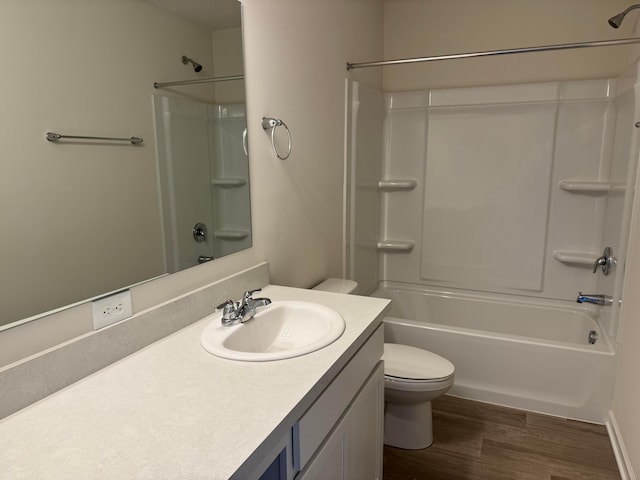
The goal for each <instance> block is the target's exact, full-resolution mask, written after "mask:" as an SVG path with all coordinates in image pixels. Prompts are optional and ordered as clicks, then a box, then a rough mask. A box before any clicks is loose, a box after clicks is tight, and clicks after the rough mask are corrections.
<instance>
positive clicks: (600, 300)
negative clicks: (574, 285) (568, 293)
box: [576, 292, 613, 307]
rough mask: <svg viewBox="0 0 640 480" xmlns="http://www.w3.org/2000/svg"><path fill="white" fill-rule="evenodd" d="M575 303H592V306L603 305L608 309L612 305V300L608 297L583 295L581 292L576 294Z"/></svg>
mask: <svg viewBox="0 0 640 480" xmlns="http://www.w3.org/2000/svg"><path fill="white" fill-rule="evenodd" d="M576 302H578V303H593V304H594V305H603V306H606V307H608V306H610V305H611V304H612V303H613V299H612V298H611V296H610V295H600V294H583V293H582V292H578V299H577V300H576Z"/></svg>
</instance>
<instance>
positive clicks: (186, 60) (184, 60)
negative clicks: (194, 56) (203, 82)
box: [182, 55, 202, 72]
mask: <svg viewBox="0 0 640 480" xmlns="http://www.w3.org/2000/svg"><path fill="white" fill-rule="evenodd" d="M182 63H184V64H185V65H186V64H188V63H191V64H192V65H193V70H194V71H195V72H199V71H201V70H202V65H200V64H199V63H198V62H195V61H193V60H191V59H190V58H189V57H187V56H186V55H183V56H182Z"/></svg>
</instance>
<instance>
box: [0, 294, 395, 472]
mask: <svg viewBox="0 0 640 480" xmlns="http://www.w3.org/2000/svg"><path fill="white" fill-rule="evenodd" d="M262 294H264V296H266V297H269V298H271V299H272V300H274V301H277V300H296V301H311V302H316V303H320V304H323V305H326V306H329V307H331V308H334V309H336V310H337V311H338V312H339V313H340V314H341V315H342V316H343V317H344V319H345V321H346V325H347V327H346V330H345V332H344V334H343V335H342V337H340V338H339V339H338V340H336V341H335V342H334V343H332V344H331V345H329V346H327V347H326V348H324V349H322V350H319V351H317V352H314V353H311V354H308V355H305V356H302V357H297V358H293V359H288V360H282V361H274V362H234V361H229V360H225V359H221V358H217V357H215V356H213V355H210V354H209V353H207V352H205V351H204V349H202V347H201V346H200V335H201V333H202V331H203V329H204V328H205V327H206V326H207V325H208V322H209V321H200V322H197V323H195V324H194V325H191V326H189V327H187V328H184V329H183V330H180V331H179V332H177V333H175V334H174V335H171V336H169V337H167V338H165V339H163V340H161V341H159V342H156V343H154V344H153V345H150V346H149V347H147V348H146V349H144V350H141V351H139V352H137V353H135V354H133V355H131V356H130V357H128V358H126V359H124V360H122V361H120V362H118V363H116V364H114V365H112V366H110V367H108V368H106V369H104V370H102V371H100V372H98V373H96V374H94V375H92V376H90V377H87V378H85V379H84V380H82V381H80V382H78V383H76V384H75V385H72V386H71V387H69V388H67V389H65V390H63V391H60V392H58V393H56V394H54V395H51V396H50V397H48V398H46V399H44V400H42V401H41V402H39V403H36V404H34V405H32V406H30V407H28V408H26V409H24V410H23V411H21V412H18V413H16V414H14V415H12V416H10V417H8V418H6V419H4V420H2V422H0V465H2V476H5V475H6V476H7V478H29V479H45V478H56V479H59V480H63V479H67V478H68V479H77V478H101V479H118V480H120V479H123V478H132V477H135V478H144V479H146V478H149V479H151V478H193V479H205V478H206V479H228V478H238V479H244V478H248V475H249V472H251V471H253V469H254V468H255V467H256V465H260V462H261V461H262V460H264V456H265V455H266V454H267V453H272V452H271V449H272V448H273V445H272V444H273V442H274V441H277V440H280V439H281V438H282V437H284V436H285V434H286V432H287V431H290V429H291V426H292V425H293V423H294V422H295V421H297V420H298V419H299V418H300V417H301V416H302V415H303V414H304V413H305V411H306V410H307V409H308V408H309V407H310V406H311V404H312V402H313V401H314V400H315V398H316V397H318V395H319V394H320V392H322V391H323V390H324V389H325V388H326V387H327V385H329V382H330V381H331V380H332V379H333V378H334V377H335V376H336V375H337V373H338V372H339V371H340V370H341V369H342V367H344V366H345V365H346V364H347V362H348V361H349V359H350V358H351V357H353V356H354V354H355V353H356V351H358V349H359V348H360V347H361V346H362V345H363V344H364V342H365V340H367V338H369V337H370V336H371V335H372V334H373V332H374V331H375V330H376V329H377V327H379V325H380V323H381V321H382V318H383V316H384V315H385V313H386V309H387V305H388V302H387V301H382V300H378V299H372V298H366V297H357V296H347V295H335V294H328V293H325V292H316V291H313V290H300V289H292V288H286V287H277V286H267V287H266V288H264V289H263V292H262ZM381 340H382V338H381V337H380V341H381ZM380 346H381V345H380ZM381 353H382V352H381V351H380V352H379V353H378V359H379V358H380V355H381ZM267 450H268V452H267ZM267 465H268V464H267Z"/></svg>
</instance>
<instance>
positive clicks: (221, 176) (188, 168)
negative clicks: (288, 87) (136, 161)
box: [154, 95, 251, 272]
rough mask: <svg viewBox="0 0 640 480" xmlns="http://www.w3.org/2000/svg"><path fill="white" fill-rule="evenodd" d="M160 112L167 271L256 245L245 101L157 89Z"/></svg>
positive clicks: (157, 121) (156, 104) (158, 133)
mask: <svg viewBox="0 0 640 480" xmlns="http://www.w3.org/2000/svg"><path fill="white" fill-rule="evenodd" d="M154 111H155V125H156V137H157V139H156V141H157V145H158V172H159V183H160V192H161V199H160V202H161V210H162V220H163V231H164V232H163V233H164V252H165V262H166V267H167V271H168V272H175V271H178V270H182V269H184V268H188V267H191V266H194V265H197V264H198V263H202V262H204V261H208V260H212V259H214V258H218V257H221V256H223V255H228V254H230V253H233V252H237V251H239V250H242V249H245V248H248V247H249V246H251V204H250V203H251V200H250V195H249V161H248V157H247V152H246V116H245V107H244V105H243V104H233V105H209V104H205V103H200V102H195V101H188V100H183V99H178V98H172V97H165V96H159V95H158V96H154ZM196 225H198V226H199V227H200V231H201V235H199V236H198V235H195V230H196Z"/></svg>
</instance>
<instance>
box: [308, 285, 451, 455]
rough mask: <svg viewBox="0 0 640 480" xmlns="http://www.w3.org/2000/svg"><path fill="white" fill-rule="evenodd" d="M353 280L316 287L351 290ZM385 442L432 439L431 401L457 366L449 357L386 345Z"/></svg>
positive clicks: (407, 444) (418, 445)
mask: <svg viewBox="0 0 640 480" xmlns="http://www.w3.org/2000/svg"><path fill="white" fill-rule="evenodd" d="M357 286H358V284H357V283H356V282H354V281H353V280H346V279H339V278H329V279H327V280H325V281H324V282H322V283H320V284H318V285H316V286H315V287H313V288H314V289H315V290H323V291H329V292H336V293H352V292H353V291H354V290H355V289H356V288H357ZM382 358H383V360H384V400H385V406H384V443H385V444H386V445H390V446H392V447H399V448H404V449H408V450H418V449H422V448H426V447H428V446H429V445H431V443H432V442H433V426H432V420H431V400H433V399H434V398H437V397H439V396H440V395H442V394H444V393H445V392H446V391H447V390H449V389H450V388H451V386H452V385H453V376H454V372H455V367H454V366H453V364H452V363H451V362H450V361H449V360H447V359H446V358H443V357H441V356H440V355H436V354H435V353H431V352H429V351H427V350H423V349H421V348H416V347H410V346H408V345H399V344H396V343H385V344H384V355H383V357H382Z"/></svg>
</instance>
